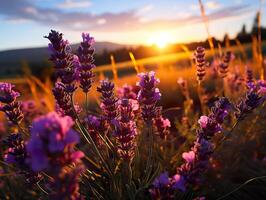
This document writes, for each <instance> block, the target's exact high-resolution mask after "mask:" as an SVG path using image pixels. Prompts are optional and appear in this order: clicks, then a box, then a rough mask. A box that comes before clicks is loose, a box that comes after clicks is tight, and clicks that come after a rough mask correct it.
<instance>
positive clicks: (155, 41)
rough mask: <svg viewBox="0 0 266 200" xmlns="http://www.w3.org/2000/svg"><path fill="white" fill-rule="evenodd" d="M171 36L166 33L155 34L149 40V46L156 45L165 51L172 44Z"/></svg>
mask: <svg viewBox="0 0 266 200" xmlns="http://www.w3.org/2000/svg"><path fill="white" fill-rule="evenodd" d="M171 39H172V37H171V35H170V34H168V33H165V32H160V33H154V34H153V35H152V36H151V37H150V38H149V39H148V40H147V43H148V44H149V45H156V46H157V47H158V48H160V49H163V48H165V47H166V46H167V45H168V44H170V43H171V42H172V40H171Z"/></svg>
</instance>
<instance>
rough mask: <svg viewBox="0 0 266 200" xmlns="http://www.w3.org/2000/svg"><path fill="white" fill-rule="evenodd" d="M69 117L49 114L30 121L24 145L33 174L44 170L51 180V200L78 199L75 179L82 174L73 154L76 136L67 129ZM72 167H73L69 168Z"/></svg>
mask: <svg viewBox="0 0 266 200" xmlns="http://www.w3.org/2000/svg"><path fill="white" fill-rule="evenodd" d="M72 125H73V121H72V119H71V118H70V117H68V116H65V117H60V116H59V115H58V114H57V113H55V112H51V113H48V114H47V115H45V116H41V117H39V118H37V119H35V120H34V122H33V124H32V129H31V138H30V140H29V143H28V145H27V150H28V152H29V154H30V158H29V163H30V165H31V168H32V170H33V171H35V172H39V171H45V172H46V173H47V174H48V175H49V176H51V177H52V178H53V180H52V181H51V183H50V184H51V187H52V190H53V192H52V193H51V194H50V198H51V199H66V198H67V199H78V198H79V197H80V195H79V193H78V190H79V185H78V177H79V175H80V173H81V172H82V171H83V165H82V162H81V158H82V157H83V156H84V154H83V153H82V152H81V151H75V149H74V146H75V144H77V143H78V142H79V135H78V133H77V132H75V131H74V130H73V129H71V127H72ZM72 164H75V166H76V167H75V168H73V167H71V166H70V165H72ZM59 197H60V198H59Z"/></svg>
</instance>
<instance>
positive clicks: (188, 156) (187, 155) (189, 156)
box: [182, 151, 195, 163]
mask: <svg viewBox="0 0 266 200" xmlns="http://www.w3.org/2000/svg"><path fill="white" fill-rule="evenodd" d="M182 158H184V160H185V161H186V162H188V163H192V162H193V161H194V160H195V153H194V151H189V152H184V153H183V154H182Z"/></svg>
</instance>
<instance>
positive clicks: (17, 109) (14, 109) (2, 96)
mask: <svg viewBox="0 0 266 200" xmlns="http://www.w3.org/2000/svg"><path fill="white" fill-rule="evenodd" d="M14 87H15V86H14V85H12V84H10V83H1V82H0V111H2V112H4V113H5V115H6V116H7V118H8V120H9V121H11V122H12V123H13V124H15V125H19V124H20V123H21V121H22V119H23V113H22V111H21V110H22V108H21V106H22V105H21V102H20V101H17V97H19V96H20V94H19V93H18V92H16V91H15V90H14Z"/></svg>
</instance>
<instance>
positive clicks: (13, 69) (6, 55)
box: [0, 42, 130, 77]
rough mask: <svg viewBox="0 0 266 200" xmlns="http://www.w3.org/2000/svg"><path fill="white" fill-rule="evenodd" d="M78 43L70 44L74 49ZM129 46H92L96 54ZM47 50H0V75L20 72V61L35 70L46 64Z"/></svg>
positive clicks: (112, 44)
mask: <svg viewBox="0 0 266 200" xmlns="http://www.w3.org/2000/svg"><path fill="white" fill-rule="evenodd" d="M78 45H79V44H74V45H72V46H71V47H72V49H73V50H74V51H76V49H77V48H78ZM125 47H130V46H129V45H122V44H116V43H112V42H96V43H95V45H94V48H95V50H96V54H102V53H103V52H104V51H105V50H106V51H108V52H110V51H115V50H117V49H121V48H125ZM48 58H49V51H48V48H47V47H39V48H26V49H14V50H6V51H0V77H3V76H12V75H14V74H20V72H21V70H22V69H21V66H22V63H24V64H28V65H30V67H31V69H34V68H36V70H38V69H39V67H41V66H40V65H42V67H45V66H48V65H49V62H48Z"/></svg>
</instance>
